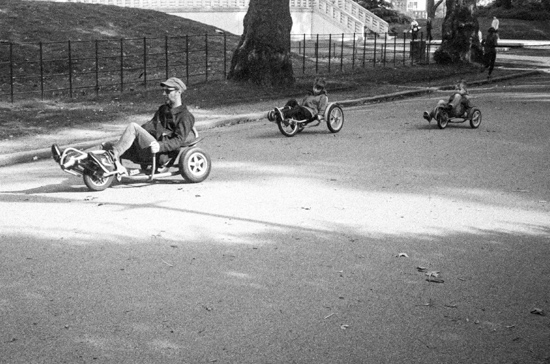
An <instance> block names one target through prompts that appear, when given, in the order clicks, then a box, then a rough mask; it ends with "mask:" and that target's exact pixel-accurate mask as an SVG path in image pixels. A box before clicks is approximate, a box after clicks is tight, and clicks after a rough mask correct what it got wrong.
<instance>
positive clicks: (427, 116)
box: [422, 111, 432, 123]
mask: <svg viewBox="0 0 550 364" xmlns="http://www.w3.org/2000/svg"><path fill="white" fill-rule="evenodd" d="M422 116H423V117H424V119H426V120H428V123H429V122H430V121H432V116H431V115H430V113H429V112H427V111H424V114H423V115H422Z"/></svg>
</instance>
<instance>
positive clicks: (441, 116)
mask: <svg viewBox="0 0 550 364" xmlns="http://www.w3.org/2000/svg"><path fill="white" fill-rule="evenodd" d="M435 120H437V126H439V129H445V128H446V127H447V125H448V124H449V114H447V111H446V110H442V109H439V110H437V112H436V113H435Z"/></svg>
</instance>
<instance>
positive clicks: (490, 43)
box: [481, 27, 498, 78]
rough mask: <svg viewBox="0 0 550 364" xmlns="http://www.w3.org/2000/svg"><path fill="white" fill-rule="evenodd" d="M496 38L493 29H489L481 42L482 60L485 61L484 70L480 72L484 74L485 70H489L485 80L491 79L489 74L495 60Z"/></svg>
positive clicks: (491, 71)
mask: <svg viewBox="0 0 550 364" xmlns="http://www.w3.org/2000/svg"><path fill="white" fill-rule="evenodd" d="M497 44H498V36H497V34H496V31H495V29H494V28H493V27H491V28H489V30H488V33H487V37H485V39H484V40H483V42H481V45H482V46H483V58H484V61H485V68H484V69H483V70H481V72H484V71H485V69H488V70H489V74H488V75H487V78H491V73H493V68H494V67H495V60H496V59H497V49H496V46H497Z"/></svg>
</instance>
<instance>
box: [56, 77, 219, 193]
mask: <svg viewBox="0 0 550 364" xmlns="http://www.w3.org/2000/svg"><path fill="white" fill-rule="evenodd" d="M161 86H162V87H163V92H164V95H165V97H166V103H165V104H163V105H161V106H160V107H159V109H158V110H157V111H156V112H155V115H154V116H153V118H152V119H151V120H150V121H148V122H147V123H145V124H143V125H141V126H140V125H138V124H136V123H130V124H129V125H128V126H127V127H126V128H125V130H124V132H123V133H122V136H121V137H120V139H119V140H118V141H117V142H115V143H103V144H102V146H101V148H100V149H99V150H95V151H90V152H87V153H85V152H83V151H80V150H77V149H75V148H67V149H66V150H65V151H63V152H62V151H61V150H60V149H59V147H58V146H57V145H55V144H54V145H53V146H52V156H53V158H54V160H55V161H56V162H58V163H59V165H60V166H61V169H62V170H64V171H65V172H67V173H71V174H75V175H82V176H83V177H84V182H85V184H86V186H88V188H90V189H91V190H95V191H101V190H103V189H105V188H107V187H109V185H110V184H111V182H112V180H113V178H115V177H116V178H117V179H121V178H122V177H129V178H130V177H132V176H131V173H129V171H128V170H127V169H126V168H125V167H124V166H123V165H122V163H121V159H127V160H130V161H132V162H134V163H137V164H139V165H140V166H141V167H142V170H143V171H140V170H138V174H139V173H142V174H146V175H145V176H142V177H144V178H143V179H147V180H152V179H153V178H154V177H155V176H156V177H167V176H171V175H175V174H177V172H170V171H169V170H170V168H171V167H172V166H174V164H177V165H178V166H179V169H180V171H179V173H181V174H182V176H183V177H184V178H186V179H188V180H190V181H191V182H201V181H202V180H204V179H205V178H206V177H207V176H208V174H209V172H210V158H209V156H208V155H207V154H206V153H205V152H204V151H202V150H200V149H199V148H193V147H194V146H195V145H196V144H197V143H198V142H199V140H200V139H199V138H198V133H197V130H196V128H195V127H194V124H195V118H194V116H193V115H192V114H191V113H190V112H189V110H188V109H187V107H186V106H185V105H183V103H182V99H181V95H182V93H183V92H184V91H185V90H186V88H187V87H186V86H185V84H184V83H183V81H181V80H180V79H178V78H175V77H172V78H169V79H168V80H166V81H165V82H162V83H161ZM190 133H192V134H193V135H194V136H195V139H194V140H192V141H187V137H188V135H189V134H190ZM157 166H158V167H157ZM132 172H133V171H132ZM134 180H139V178H137V176H136V177H135V178H134Z"/></svg>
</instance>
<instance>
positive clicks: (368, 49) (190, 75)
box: [0, 33, 430, 102]
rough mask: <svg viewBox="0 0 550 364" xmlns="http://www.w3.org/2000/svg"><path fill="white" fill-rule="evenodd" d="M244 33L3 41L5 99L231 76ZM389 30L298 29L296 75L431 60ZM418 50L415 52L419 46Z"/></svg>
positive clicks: (0, 91) (0, 73)
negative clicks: (303, 31) (306, 32)
mask: <svg viewBox="0 0 550 364" xmlns="http://www.w3.org/2000/svg"><path fill="white" fill-rule="evenodd" d="M237 42H238V37H235V36H227V35H226V34H216V35H209V34H203V35H185V36H180V37H163V38H135V39H118V40H113V39H107V40H92V41H65V42H39V43H9V42H8V43H7V42H3V43H0V101H2V100H4V101H5V100H9V101H11V102H14V100H16V99H17V100H20V99H29V98H40V99H44V98H66V97H69V98H78V97H83V96H88V95H94V94H95V95H96V96H97V95H100V94H102V95H103V94H109V93H115V92H119V93H120V92H125V91H136V90H147V89H148V88H150V87H157V86H158V84H159V82H161V81H163V80H165V79H166V78H168V77H171V76H177V77H179V78H181V79H183V80H185V81H186V83H187V84H191V85H192V84H198V83H202V82H208V81H212V80H224V79H226V77H227V73H228V71H229V64H230V61H231V56H232V52H233V51H232V50H233V49H235V47H236V44H237ZM425 45H426V43H425V42H424V41H423V39H422V35H421V36H420V38H419V40H417V41H411V40H410V39H407V34H406V33H404V34H403V35H402V37H401V38H398V37H397V36H390V35H388V34H384V35H377V34H370V35H368V36H365V35H363V34H361V35H357V34H322V35H321V34H316V35H300V36H291V53H292V62H293V67H294V72H295V74H298V75H299V74H302V75H313V74H330V73H334V72H350V71H353V69H355V68H358V67H362V68H365V67H380V66H382V67H384V66H386V65H391V66H393V67H396V66H399V65H414V64H417V63H418V62H429V55H430V47H429V45H428V46H427V47H426V46H425ZM415 52H416V53H415Z"/></svg>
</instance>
